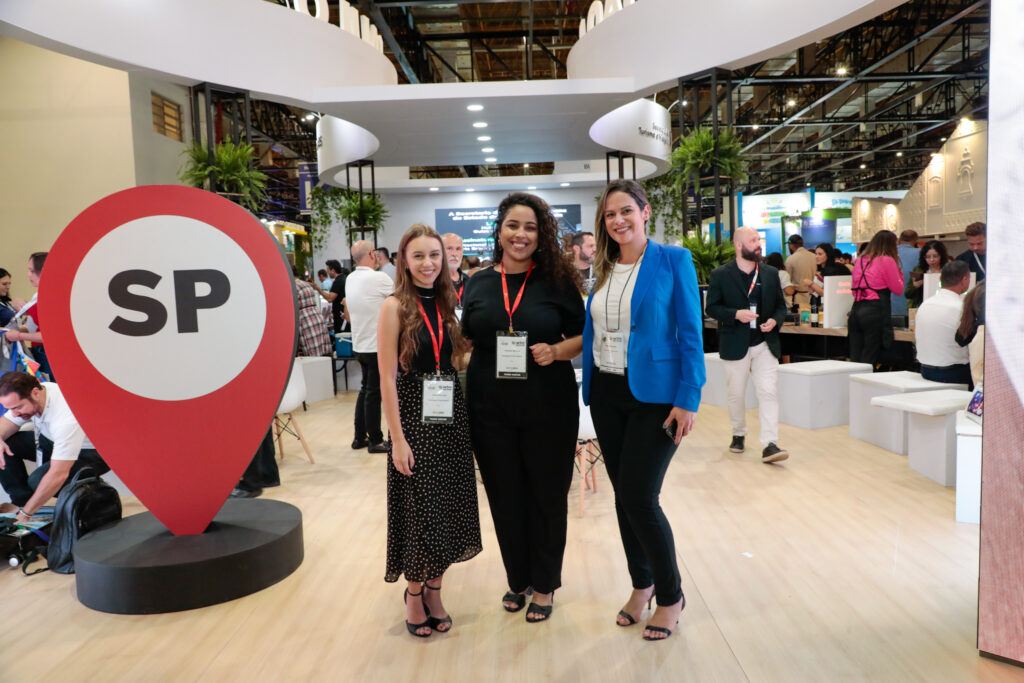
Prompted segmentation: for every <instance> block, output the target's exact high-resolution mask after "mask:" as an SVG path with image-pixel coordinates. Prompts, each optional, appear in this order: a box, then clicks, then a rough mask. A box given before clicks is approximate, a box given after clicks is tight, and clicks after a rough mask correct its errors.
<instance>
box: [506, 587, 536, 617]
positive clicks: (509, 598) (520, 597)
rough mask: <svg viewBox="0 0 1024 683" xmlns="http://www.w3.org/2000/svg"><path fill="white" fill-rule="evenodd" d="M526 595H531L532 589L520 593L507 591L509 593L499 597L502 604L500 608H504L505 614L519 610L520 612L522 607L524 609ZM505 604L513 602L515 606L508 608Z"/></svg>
mask: <svg viewBox="0 0 1024 683" xmlns="http://www.w3.org/2000/svg"><path fill="white" fill-rule="evenodd" d="M527 595H533V589H532V588H527V589H526V590H525V591H524V592H522V593H513V592H512V591H509V592H507V593H505V595H503V596H501V603H502V604H501V606H502V607H504V608H505V611H506V612H518V611H519V610H521V609H523V608H524V607H526V596H527ZM506 602H514V603H515V604H516V606H515V607H509V606H508V605H506V604H505V603H506Z"/></svg>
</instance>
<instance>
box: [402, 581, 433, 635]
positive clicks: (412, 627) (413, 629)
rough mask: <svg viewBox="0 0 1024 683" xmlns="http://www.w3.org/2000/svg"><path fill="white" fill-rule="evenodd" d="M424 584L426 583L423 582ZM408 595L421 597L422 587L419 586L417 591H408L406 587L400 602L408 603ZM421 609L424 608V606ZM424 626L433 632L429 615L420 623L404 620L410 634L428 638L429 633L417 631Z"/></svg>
mask: <svg viewBox="0 0 1024 683" xmlns="http://www.w3.org/2000/svg"><path fill="white" fill-rule="evenodd" d="M424 585H426V584H424ZM410 595H411V596H412V597H414V598H420V599H422V596H423V589H422V588H421V589H420V592H419V593H410V592H409V589H408V588H406V589H405V595H404V596H403V597H402V602H405V603H406V604H408V602H409V596H410ZM423 609H424V610H426V607H424V608H423ZM425 627H426V628H430V629H431V631H430V633H433V632H434V631H433V626H431V625H430V617H429V616H428V617H427V620H426V621H424V622H423V623H422V624H412V623H409V622H408V621H406V622H405V628H406V629H408V630H409V633H411V634H412V635H414V636H416V637H417V638H429V637H430V633H417V631H419V630H420V629H421V628H425Z"/></svg>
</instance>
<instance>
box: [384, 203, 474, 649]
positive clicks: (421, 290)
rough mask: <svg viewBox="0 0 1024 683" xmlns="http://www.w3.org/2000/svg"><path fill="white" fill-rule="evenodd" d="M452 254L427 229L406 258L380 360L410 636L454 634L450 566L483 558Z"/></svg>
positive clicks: (418, 233)
mask: <svg viewBox="0 0 1024 683" xmlns="http://www.w3.org/2000/svg"><path fill="white" fill-rule="evenodd" d="M444 253H445V251H444V245H443V244H442V242H441V237H440V236H439V235H438V234H437V232H435V231H434V230H433V229H432V228H430V227H428V226H426V225H422V224H419V223H417V224H416V225H414V226H412V227H411V228H409V230H408V231H407V232H406V233H405V235H404V236H403V237H402V241H401V244H400V245H399V249H398V267H397V275H396V278H395V294H394V296H391V297H389V298H388V299H387V300H386V301H385V302H384V305H383V307H382V308H381V314H380V320H379V322H378V327H377V345H378V348H377V360H378V363H379V365H380V376H381V397H382V399H383V404H384V415H385V417H386V418H387V423H388V429H389V430H390V432H391V451H390V456H391V457H390V458H389V460H388V466H387V467H388V550H387V569H386V573H385V576H384V580H385V581H389V582H394V581H398V580H399V578H401V577H402V576H403V575H404V576H405V580H406V581H407V582H408V588H407V589H406V592H405V603H406V622H405V623H406V628H407V629H408V630H409V633H411V634H413V635H414V636H418V637H421V638H423V637H426V636H429V635H430V634H431V633H432V632H433V631H438V632H440V633H444V632H447V631H448V630H450V629H451V627H452V619H451V617H450V616H449V615H448V613H447V611H446V610H445V608H444V605H443V604H442V601H441V578H442V575H443V574H444V572H445V571H446V570H447V569H448V567H449V566H450V565H452V564H454V563H456V562H463V561H465V560H468V559H469V558H471V557H473V556H474V555H476V554H477V553H479V552H480V550H481V541H480V519H479V514H478V507H477V496H476V477H475V474H474V470H473V451H472V447H471V446H470V441H469V421H468V420H467V417H466V403H465V400H464V398H463V395H462V390H461V389H460V387H459V383H458V379H457V375H456V371H455V367H454V365H453V363H452V357H453V354H454V355H461V352H462V351H463V350H464V349H465V347H466V344H465V341H464V340H463V338H462V336H461V335H460V333H459V326H458V321H457V319H456V318H455V290H454V288H453V287H452V283H451V278H449V277H439V276H441V275H445V274H446V272H447V271H446V268H447V267H446V264H445V259H444Z"/></svg>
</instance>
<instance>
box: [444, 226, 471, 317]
mask: <svg viewBox="0 0 1024 683" xmlns="http://www.w3.org/2000/svg"><path fill="white" fill-rule="evenodd" d="M441 241H442V242H443V243H444V256H445V260H446V261H448V275H450V276H451V278H452V285H453V286H454V287H455V297H456V299H457V300H458V301H457V306H456V308H455V315H457V316H458V317H459V319H460V320H461V319H462V294H463V292H465V290H466V280H467V279H468V278H467V277H466V274H465V273H463V272H462V238H461V237H459V236H458V235H456V234H455V233H454V232H448V233H445V234H444V235H443V236H442V237H441Z"/></svg>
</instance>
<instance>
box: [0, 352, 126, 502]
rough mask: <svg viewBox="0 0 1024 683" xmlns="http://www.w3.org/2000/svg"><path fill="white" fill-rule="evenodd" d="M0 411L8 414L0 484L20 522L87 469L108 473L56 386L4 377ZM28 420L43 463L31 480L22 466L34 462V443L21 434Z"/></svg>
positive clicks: (18, 375)
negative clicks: (0, 409) (27, 461)
mask: <svg viewBox="0 0 1024 683" xmlns="http://www.w3.org/2000/svg"><path fill="white" fill-rule="evenodd" d="M0 405H3V407H4V408H5V409H6V410H7V413H6V414H5V415H4V416H3V417H0V440H2V442H0V484H2V485H3V487H4V490H5V491H7V493H8V495H10V497H11V501H12V503H13V507H15V508H16V509H17V511H18V515H17V521H19V522H24V521H28V520H29V519H30V518H31V517H32V515H33V514H34V513H35V512H37V511H38V510H39V508H41V507H42V506H43V504H44V503H46V501H48V500H49V499H50V498H53V497H54V496H56V495H57V494H58V493H59V492H60V490H61V488H62V487H63V486H64V484H65V483H67V482H68V481H69V480H70V479H71V477H72V476H73V475H74V474H75V472H77V471H78V470H80V469H82V468H83V467H91V468H92V469H93V470H94V471H95V472H96V474H103V473H105V472H108V471H110V468H109V467H108V466H107V464H106V463H105V462H103V459H102V458H100V455H99V453H97V452H96V449H95V447H93V445H92V442H90V441H89V438H88V437H87V436H86V435H85V432H83V431H82V428H81V427H80V426H79V425H78V420H76V419H75V416H74V415H73V414H72V413H71V408H70V407H69V406H68V404H67V401H65V400H64V395H63V394H62V393H61V391H60V387H58V386H57V385H56V384H54V383H53V382H43V383H42V384H40V383H39V381H38V380H37V379H36V378H35V377H32V376H31V375H27V374H25V373H23V372H6V373H4V374H3V375H2V376H0ZM30 419H31V420H32V423H33V425H34V426H35V433H36V435H38V437H39V450H41V451H42V453H43V461H44V462H43V464H42V465H41V466H40V467H38V468H36V470H35V471H34V472H33V473H32V474H31V475H28V474H27V473H26V470H25V462H24V461H25V460H35V459H36V444H35V438H34V436H33V434H32V432H22V431H19V430H20V429H21V426H22V425H23V424H25V423H26V422H27V421H28V420H30ZM0 511H2V512H13V510H0Z"/></svg>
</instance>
